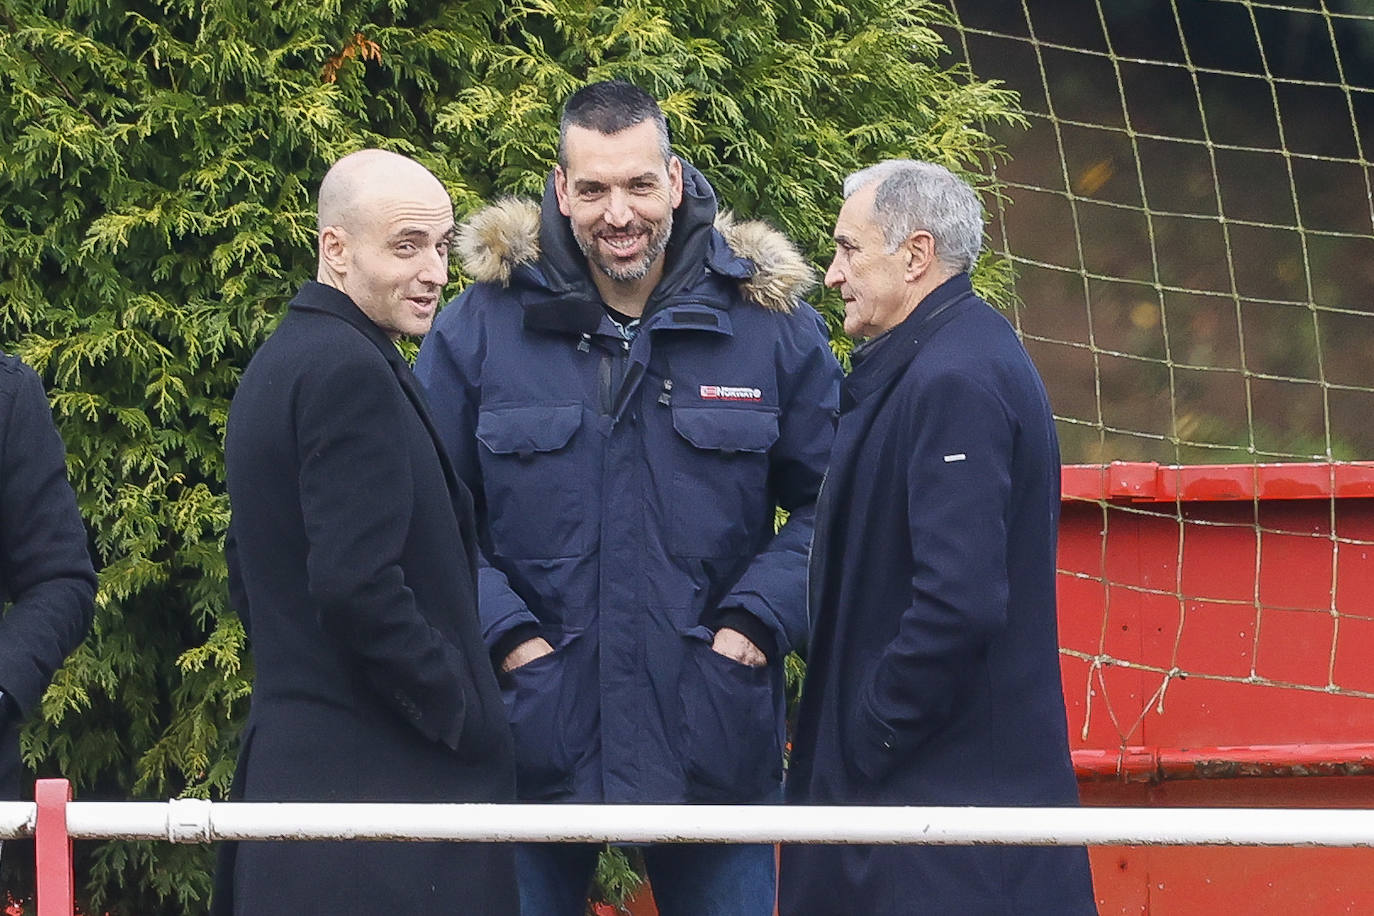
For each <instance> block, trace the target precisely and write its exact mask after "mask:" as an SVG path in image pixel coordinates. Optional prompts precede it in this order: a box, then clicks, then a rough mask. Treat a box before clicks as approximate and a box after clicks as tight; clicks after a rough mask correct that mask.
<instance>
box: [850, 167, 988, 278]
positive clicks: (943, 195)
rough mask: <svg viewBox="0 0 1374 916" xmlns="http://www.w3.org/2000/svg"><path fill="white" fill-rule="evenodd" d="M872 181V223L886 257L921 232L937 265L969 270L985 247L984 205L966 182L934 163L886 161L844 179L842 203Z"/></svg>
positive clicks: (957, 271)
mask: <svg viewBox="0 0 1374 916" xmlns="http://www.w3.org/2000/svg"><path fill="white" fill-rule="evenodd" d="M875 181H876V182H877V183H878V189H877V191H876V192H875V193H874V197H873V219H874V222H876V223H877V224H878V227H879V228H880V229H881V230H882V233H883V241H885V242H887V250H888V251H889V252H893V251H896V250H897V246H898V245H900V244H902V242H904V241H906V240H907V239H908V238H910V237H911V234H912V233H913V232H918V231H920V230H925V231H926V232H929V233H930V234H931V235H932V236H933V237H934V238H935V258H936V260H938V261H939V262H940V263H941V264H943V265H944V266H945V267H947V268H949V269H951V270H953V271H954V272H955V273H961V272H963V271H967V270H971V269H973V265H974V262H976V261H977V260H978V251H979V250H980V249H981V248H982V247H983V205H982V204H981V203H980V202H979V200H978V195H977V194H976V193H974V190H973V188H972V187H970V186H969V184H968V182H966V181H964V180H963V179H962V178H960V177H959V176H958V175H955V174H954V173H953V172H951V171H950V170H949V169H947V168H945V167H944V166H943V165H937V164H935V163H934V162H921V161H919V160H916V159H884V160H883V161H882V162H879V163H877V164H876V165H870V166H869V167H868V168H866V169H860V170H859V171H857V172H855V173H854V174H852V175H850V176H849V177H848V178H846V179H845V180H844V196H845V199H846V200H847V199H849V197H850V196H851V195H853V194H854V193H855V192H856V191H858V190H859V189H860V188H864V187H867V186H868V185H870V184H872V183H873V182H875Z"/></svg>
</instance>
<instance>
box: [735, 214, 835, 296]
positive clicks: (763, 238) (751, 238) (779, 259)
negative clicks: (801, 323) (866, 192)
mask: <svg viewBox="0 0 1374 916" xmlns="http://www.w3.org/2000/svg"><path fill="white" fill-rule="evenodd" d="M716 229H717V230H718V231H719V232H720V234H721V235H723V236H725V241H726V244H728V245H729V246H730V250H731V251H733V252H734V253H735V254H736V255H738V256H739V257H741V258H748V259H749V260H751V261H753V262H754V275H753V276H752V277H748V278H746V279H744V280H741V281H740V290H741V292H743V293H744V298H746V299H750V300H752V301H754V302H757V303H758V304H759V305H761V306H763V307H764V308H766V309H769V310H771V311H774V312H790V311H792V310H793V309H795V308H796V307H797V303H798V302H799V301H800V300H801V297H802V296H805V295H806V294H807V293H808V292H810V290H811V288H812V287H813V286H815V285H816V273H815V271H813V270H812V269H811V265H810V264H808V263H806V259H805V258H803V257H802V255H801V252H800V251H798V250H797V248H796V246H795V245H793V244H792V242H791V241H790V240H789V239H788V238H787V236H785V235H783V234H782V233H781V232H779V231H778V230H776V229H774V228H773V227H772V226H770V225H768V224H767V223H765V222H763V221H762V220H749V221H747V222H743V223H737V222H735V214H733V213H731V212H730V211H729V210H724V211H722V212H721V213H719V214H718V215H717V216H716Z"/></svg>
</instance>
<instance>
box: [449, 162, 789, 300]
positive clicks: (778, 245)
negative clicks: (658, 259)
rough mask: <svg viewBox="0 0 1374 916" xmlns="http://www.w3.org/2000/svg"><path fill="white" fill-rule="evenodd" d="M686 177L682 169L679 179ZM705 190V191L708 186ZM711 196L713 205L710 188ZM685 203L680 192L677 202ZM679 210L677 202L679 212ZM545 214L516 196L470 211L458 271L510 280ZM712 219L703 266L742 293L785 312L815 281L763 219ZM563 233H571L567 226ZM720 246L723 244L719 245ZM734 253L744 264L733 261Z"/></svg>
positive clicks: (532, 247)
mask: <svg viewBox="0 0 1374 916" xmlns="http://www.w3.org/2000/svg"><path fill="white" fill-rule="evenodd" d="M688 169H691V167H690V166H687V165H686V164H685V163H684V173H686V172H687V170H688ZM691 171H692V173H694V174H692V175H691V176H690V177H692V178H693V179H695V180H697V181H699V182H700V183H701V184H702V185H705V179H704V178H700V175H699V173H695V169H692V170H691ZM688 177H689V176H688V175H687V174H684V180H687V179H688ZM706 190H707V193H708V194H710V191H709V186H706ZM549 196H550V195H549V194H546V195H545V204H544V207H545V208H547V207H549V205H550V204H549ZM711 198H712V199H711V204H712V206H713V205H714V195H713V194H711ZM686 205H687V202H686V199H685V195H684V204H683V206H684V207H685V206H686ZM681 210H682V207H679V215H680V211H681ZM548 215H549V214H546V213H541V208H540V205H539V204H538V203H536V202H535V201H532V200H529V199H526V198H517V197H505V198H502V199H500V200H498V201H496V202H495V203H493V204H490V205H488V206H486V207H483V208H482V209H480V210H478V211H477V212H476V213H474V214H472V215H471V216H469V217H468V218H467V219H465V220H464V221H463V222H462V224H461V225H460V226H459V227H458V239H457V246H456V247H457V252H458V257H459V259H460V260H461V262H462V265H463V269H464V271H466V272H467V273H468V275H469V276H471V277H473V278H474V279H476V280H478V281H482V282H489V283H499V284H501V285H502V286H508V285H510V282H511V273H512V271H513V270H515V269H516V268H517V267H519V266H521V265H535V264H537V263H538V262H539V261H540V258H541V257H542V256H543V253H544V251H545V249H546V248H547V246H541V244H540V241H541V229H540V227H541V222H542V221H543V220H544V219H545V218H547V217H548ZM553 215H554V216H557V217H558V219H559V220H561V221H562V225H563V226H566V225H567V219H566V217H563V216H562V214H559V213H557V212H556V209H555V212H554V214H553ZM713 225H714V229H715V233H717V234H718V240H717V241H721V242H723V243H724V245H723V246H721V245H718V244H717V245H710V246H707V247H708V250H709V251H710V252H711V253H710V254H708V256H707V266H708V267H711V268H713V269H717V270H718V272H720V273H722V274H724V275H726V276H730V277H734V278H735V279H737V281H738V282H739V286H740V293H741V294H742V295H743V296H744V298H745V299H748V300H750V301H751V302H754V303H756V304H758V305H760V306H763V307H764V308H766V309H770V310H772V311H777V312H791V311H792V310H793V309H794V308H796V305H797V303H798V302H799V301H800V300H801V298H802V297H803V296H804V295H806V293H807V292H809V291H810V290H811V289H812V288H813V287H814V286H815V285H816V276H815V272H814V271H813V270H812V269H811V266H810V265H809V264H808V263H807V262H806V259H805V258H804V257H802V255H801V252H799V251H798V250H797V248H796V246H795V245H793V244H792V242H791V241H790V240H789V239H788V238H787V237H786V236H784V235H783V234H782V233H781V232H779V231H778V230H776V229H774V228H773V227H772V226H770V225H768V224H767V223H765V222H762V221H760V220H747V221H743V222H741V221H737V220H736V219H735V218H734V215H733V214H732V213H730V212H729V211H728V210H727V211H722V212H720V213H717V214H715V217H714V220H713ZM679 228H680V227H679V225H675V226H674V229H673V233H674V235H675V236H676V235H677V234H678V232H679ZM567 234H568V235H569V236H571V232H570V231H569V232H568V233H567ZM555 247H557V246H555ZM722 247H723V248H725V249H726V250H725V251H719V250H718V249H720V248H722ZM673 251H674V246H670V248H669V257H671V256H672V254H673ZM717 255H720V256H723V259H724V260H735V261H736V263H735V264H734V265H729V264H725V265H722V264H720V263H718V262H719V261H720V260H722V257H717ZM740 259H742V260H743V261H745V262H747V264H739V263H738V261H739V260H740ZM580 269H581V270H585V268H580Z"/></svg>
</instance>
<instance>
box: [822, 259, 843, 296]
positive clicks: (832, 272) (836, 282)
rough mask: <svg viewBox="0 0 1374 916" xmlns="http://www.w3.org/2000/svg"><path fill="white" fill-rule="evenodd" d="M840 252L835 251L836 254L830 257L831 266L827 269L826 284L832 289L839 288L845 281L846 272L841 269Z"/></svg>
mask: <svg viewBox="0 0 1374 916" xmlns="http://www.w3.org/2000/svg"><path fill="white" fill-rule="evenodd" d="M839 260H840V253H839V252H838V251H837V252H835V256H834V257H832V258H831V259H830V266H829V267H827V268H826V269H825V285H826V286H828V287H830V288H831V289H838V288H839V286H840V284H841V283H843V282H844V274H843V273H842V272H841V271H840V265H839Z"/></svg>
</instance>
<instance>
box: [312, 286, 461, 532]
mask: <svg viewBox="0 0 1374 916" xmlns="http://www.w3.org/2000/svg"><path fill="white" fill-rule="evenodd" d="M290 307H291V308H293V309H296V310H298V311H302V312H319V313H322V314H325V315H332V316H333V317H335V318H339V319H341V320H343V321H345V322H347V323H348V324H350V325H352V326H353V327H354V328H356V329H357V330H358V333H360V334H362V335H363V336H364V337H366V338H367V339H368V340H370V341H371V342H372V344H373V345H374V346H375V347H376V348H377V349H378V350H379V351H380V352H381V354H382V356H384V357H385V358H386V361H387V364H388V365H389V366H391V371H392V372H394V373H395V375H396V381H397V382H399V383H400V385H401V390H402V391H404V392H405V395H406V398H407V399H408V400H409V401H410V403H411V404H412V405H413V406H414V407H415V412H416V413H417V414H419V415H420V421H421V422H422V423H424V425H425V430H426V431H427V432H428V433H429V437H430V438H431V439H433V440H434V449H435V451H437V452H438V453H439V463H440V464H441V465H442V466H443V470H444V479H445V480H446V481H447V482H448V488H449V492H450V493H452V494H453V498H454V500H455V501H457V502H458V503H460V504H462V505H463V507H464V508H465V509H466V510H467V511H466V512H464V514H463V515H462V516H460V517H462V518H470V517H471V508H472V496H471V494H469V493H468V490H467V487H465V486H463V484H462V483H461V482H460V481H459V479H458V475H457V474H456V473H454V470H453V465H451V464H450V463H449V460H448V453H447V452H445V451H444V444H443V442H442V441H441V440H440V439H439V431H438V430H437V429H436V428H435V426H434V420H433V418H431V417H430V415H429V408H428V407H427V406H426V404H425V398H424V394H423V393H421V391H420V385H419V382H417V381H416V380H415V373H414V372H413V371H411V368H410V364H409V363H407V362H406V360H405V357H403V356H402V355H401V351H399V350H397V349H396V344H395V343H394V342H393V341H392V340H391V338H390V337H388V336H387V334H386V332H385V331H383V330H382V329H381V328H379V327H377V325H376V323H374V322H373V321H372V319H371V318H369V317H367V315H366V314H364V313H363V310H362V309H360V308H358V305H357V303H355V302H354V301H353V299H352V297H350V296H349V295H348V294H347V293H345V292H343V291H342V290H339V289H336V288H334V287H332V286H329V285H327V284H325V283H320V282H318V281H315V280H308V281H306V283H305V285H304V286H302V287H301V288H300V291H299V292H297V293H296V296H295V298H294V299H292V300H291V306H290Z"/></svg>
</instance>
